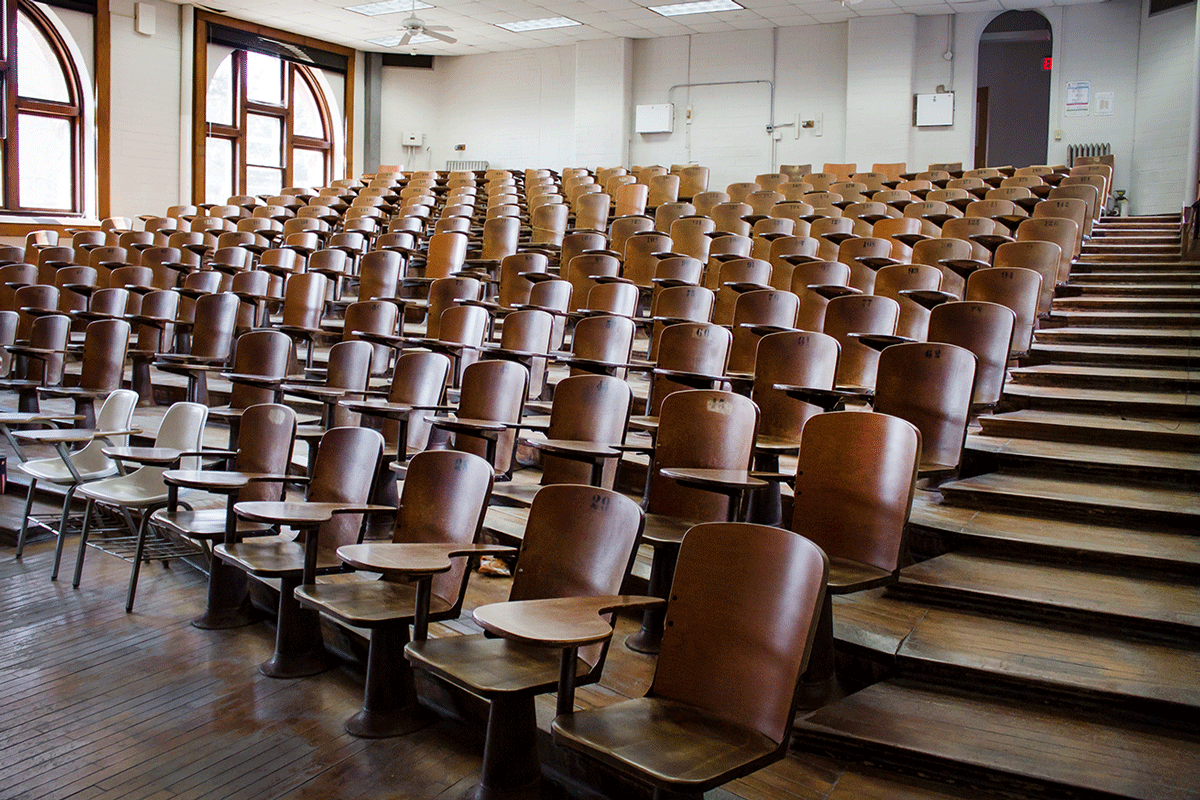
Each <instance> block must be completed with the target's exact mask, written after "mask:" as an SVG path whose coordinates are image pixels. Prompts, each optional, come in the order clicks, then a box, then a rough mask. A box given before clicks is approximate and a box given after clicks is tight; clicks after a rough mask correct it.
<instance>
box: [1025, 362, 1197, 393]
mask: <svg viewBox="0 0 1200 800" xmlns="http://www.w3.org/2000/svg"><path fill="white" fill-rule="evenodd" d="M1008 379H1009V385H1012V384H1014V383H1015V384H1023V385H1030V386H1077V387H1086V388H1089V389H1124V390H1131V391H1172V392H1186V391H1189V390H1192V389H1194V388H1195V387H1197V386H1200V371H1196V370H1186V369H1139V368H1137V367H1101V366H1089V365H1086V364H1042V365H1039V366H1036V367H1016V368H1014V369H1011V370H1009V373H1008Z"/></svg>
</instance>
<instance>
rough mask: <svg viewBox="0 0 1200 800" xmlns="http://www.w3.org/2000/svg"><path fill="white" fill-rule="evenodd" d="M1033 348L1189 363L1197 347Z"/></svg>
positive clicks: (1100, 356) (1037, 345)
mask: <svg viewBox="0 0 1200 800" xmlns="http://www.w3.org/2000/svg"><path fill="white" fill-rule="evenodd" d="M1032 349H1033V350H1040V351H1042V352H1045V353H1055V352H1061V353H1076V354H1080V355H1085V354H1086V355H1092V356H1095V357H1096V358H1120V357H1128V356H1138V357H1141V358H1145V359H1147V360H1150V361H1154V360H1163V359H1170V358H1182V359H1187V360H1188V361H1189V363H1190V362H1191V360H1192V359H1194V358H1195V357H1196V351H1195V348H1191V347H1136V346H1133V347H1128V346H1120V345H1087V344H1053V345H1046V344H1036V343H1035V344H1034V345H1033V348H1032Z"/></svg>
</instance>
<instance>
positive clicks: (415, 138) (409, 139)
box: [404, 133, 425, 147]
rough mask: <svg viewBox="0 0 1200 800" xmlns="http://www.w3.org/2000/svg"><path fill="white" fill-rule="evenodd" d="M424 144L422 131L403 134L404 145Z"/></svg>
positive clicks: (418, 145) (417, 145) (415, 145)
mask: <svg viewBox="0 0 1200 800" xmlns="http://www.w3.org/2000/svg"><path fill="white" fill-rule="evenodd" d="M423 144H425V134H423V133H406V134H404V146H405V147H420V146H421V145H423Z"/></svg>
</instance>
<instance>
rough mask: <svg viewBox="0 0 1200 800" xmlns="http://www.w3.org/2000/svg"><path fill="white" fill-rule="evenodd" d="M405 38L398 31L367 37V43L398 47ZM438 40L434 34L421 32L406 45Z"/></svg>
mask: <svg viewBox="0 0 1200 800" xmlns="http://www.w3.org/2000/svg"><path fill="white" fill-rule="evenodd" d="M403 38H404V34H403V33H397V34H396V35H394V36H384V37H382V38H380V39H367V44H373V45H377V46H378V47H398V46H399V45H400V40H401V39H403ZM436 41H438V40H437V39H434V38H433V37H432V36H426V35H425V34H423V33H422V34H420V35H418V36H414V37H413V38H412V39H410V40H409V42H408V44H406V45H405V47H408V45H413V44H429V43H430V42H436Z"/></svg>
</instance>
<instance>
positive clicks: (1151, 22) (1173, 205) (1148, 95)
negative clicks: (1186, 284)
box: [1116, 4, 1196, 214]
mask: <svg viewBox="0 0 1200 800" xmlns="http://www.w3.org/2000/svg"><path fill="white" fill-rule="evenodd" d="M1195 14H1196V5H1195V4H1192V5H1187V6H1183V7H1180V8H1176V9H1172V10H1171V11H1166V12H1163V13H1162V14H1156V15H1155V16H1153V17H1148V18H1146V19H1144V20H1143V21H1142V31H1141V47H1140V50H1139V58H1138V66H1137V118H1136V122H1135V131H1136V137H1137V147H1136V148H1135V150H1134V153H1133V163H1132V168H1133V170H1132V176H1131V177H1132V180H1131V181H1130V186H1129V187H1128V188H1129V196H1130V198H1131V199H1130V213H1133V214H1158V213H1176V212H1178V211H1179V209H1180V207H1181V206H1182V202H1183V193H1184V178H1185V176H1184V174H1183V170H1184V165H1185V164H1186V160H1185V159H1186V152H1187V148H1188V147H1189V146H1192V144H1194V143H1191V142H1189V141H1188V128H1189V124H1190V117H1191V115H1190V108H1189V106H1188V104H1187V102H1184V98H1186V97H1188V95H1189V94H1190V92H1189V91H1185V92H1182V93H1181V87H1191V85H1192V66H1193V65H1192V56H1193V52H1192V42H1193V36H1194V31H1195V20H1196V17H1195ZM1191 101H1192V102H1196V98H1195V97H1191ZM1116 188H1123V187H1122V186H1121V184H1120V183H1119V182H1118V183H1117V184H1116Z"/></svg>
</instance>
